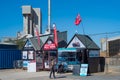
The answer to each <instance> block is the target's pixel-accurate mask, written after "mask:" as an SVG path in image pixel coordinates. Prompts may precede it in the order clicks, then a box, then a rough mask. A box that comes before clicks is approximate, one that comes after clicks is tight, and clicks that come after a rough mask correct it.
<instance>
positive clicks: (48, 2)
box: [48, 0, 51, 33]
mask: <svg viewBox="0 0 120 80" xmlns="http://www.w3.org/2000/svg"><path fill="white" fill-rule="evenodd" d="M48 30H49V33H51V31H50V0H48Z"/></svg>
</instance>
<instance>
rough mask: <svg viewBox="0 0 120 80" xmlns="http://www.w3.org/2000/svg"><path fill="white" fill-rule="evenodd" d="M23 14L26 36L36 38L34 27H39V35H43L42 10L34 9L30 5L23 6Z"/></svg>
mask: <svg viewBox="0 0 120 80" xmlns="http://www.w3.org/2000/svg"><path fill="white" fill-rule="evenodd" d="M22 14H23V32H24V35H28V34H31V35H33V36H35V33H34V27H37V28H38V31H39V33H42V27H41V11H40V8H32V7H31V6H29V5H26V6H22Z"/></svg>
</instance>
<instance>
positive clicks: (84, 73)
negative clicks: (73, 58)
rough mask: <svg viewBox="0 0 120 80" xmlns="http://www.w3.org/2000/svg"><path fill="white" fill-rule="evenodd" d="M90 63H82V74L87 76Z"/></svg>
mask: <svg viewBox="0 0 120 80" xmlns="http://www.w3.org/2000/svg"><path fill="white" fill-rule="evenodd" d="M87 71H88V64H81V67H80V76H87Z"/></svg>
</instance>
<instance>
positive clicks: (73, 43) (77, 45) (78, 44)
mask: <svg viewBox="0 0 120 80" xmlns="http://www.w3.org/2000/svg"><path fill="white" fill-rule="evenodd" d="M67 48H85V45H84V44H83V43H82V42H81V41H80V40H79V39H78V38H77V37H76V36H75V37H74V39H73V40H72V41H71V43H70V44H69V45H68V47H67Z"/></svg>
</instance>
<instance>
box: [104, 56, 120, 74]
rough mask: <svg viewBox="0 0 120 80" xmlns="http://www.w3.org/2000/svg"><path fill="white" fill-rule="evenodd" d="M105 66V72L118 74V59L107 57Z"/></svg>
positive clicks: (119, 66)
mask: <svg viewBox="0 0 120 80" xmlns="http://www.w3.org/2000/svg"><path fill="white" fill-rule="evenodd" d="M105 64H106V70H107V72H120V57H107V58H106V63H105Z"/></svg>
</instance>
